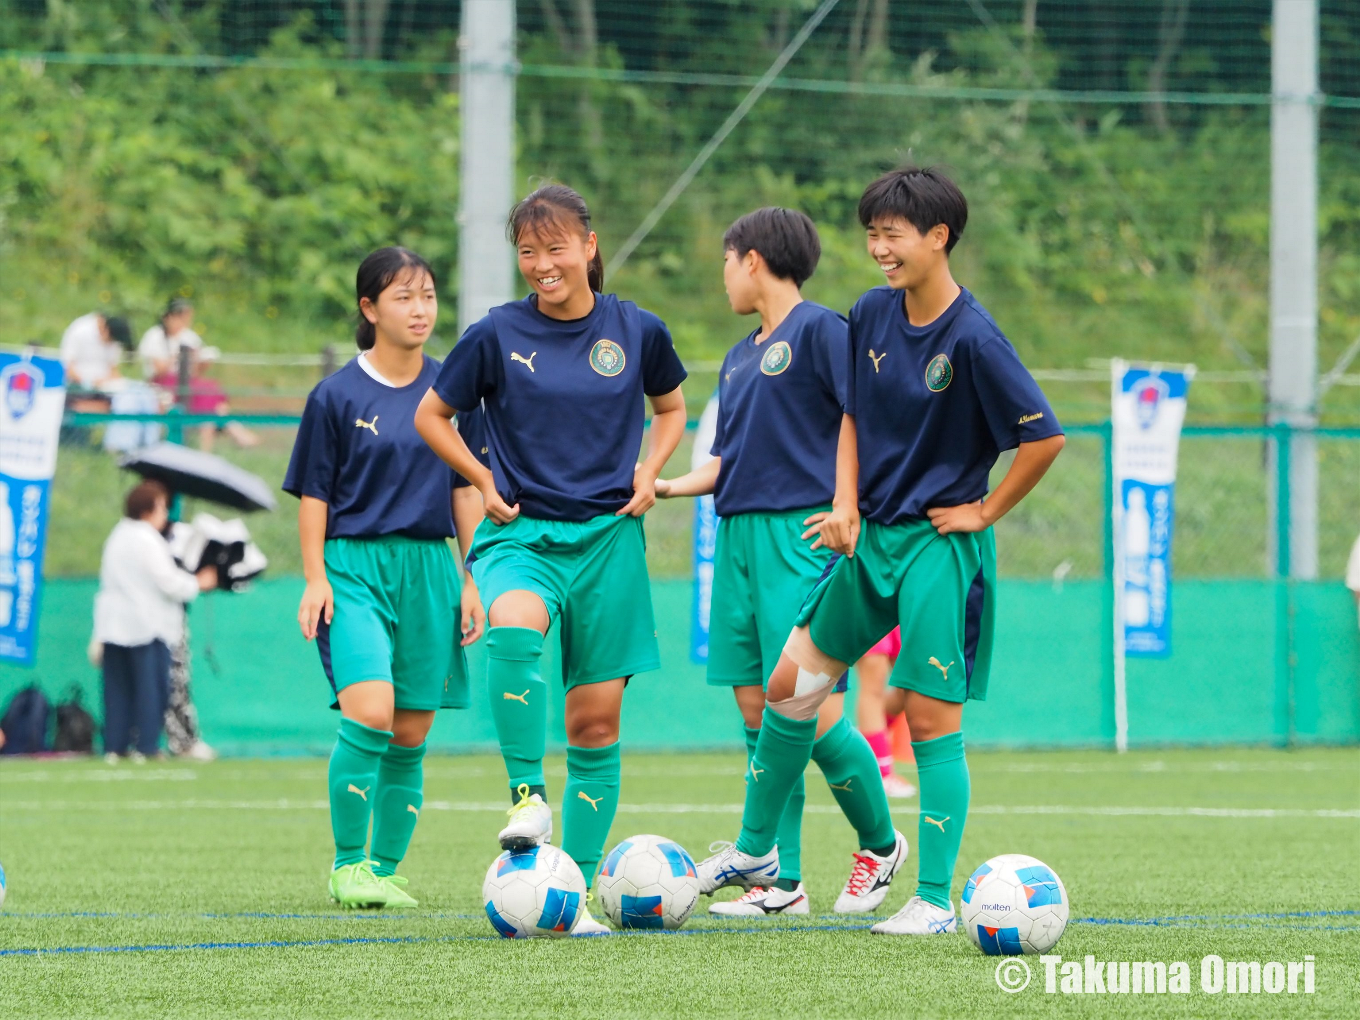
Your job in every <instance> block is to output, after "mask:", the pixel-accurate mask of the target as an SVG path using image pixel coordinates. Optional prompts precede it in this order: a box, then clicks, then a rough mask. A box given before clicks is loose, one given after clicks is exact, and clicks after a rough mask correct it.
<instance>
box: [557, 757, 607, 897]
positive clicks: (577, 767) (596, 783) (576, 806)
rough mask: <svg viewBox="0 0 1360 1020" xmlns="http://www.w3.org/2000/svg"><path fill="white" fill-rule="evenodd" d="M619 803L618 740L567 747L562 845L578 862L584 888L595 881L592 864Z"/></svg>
mask: <svg viewBox="0 0 1360 1020" xmlns="http://www.w3.org/2000/svg"><path fill="white" fill-rule="evenodd" d="M618 807H619V744H618V741H615V742H614V743H612V744H610V745H609V746H608V747H568V748H567V785H566V787H565V789H564V790H563V791H562V849H563V851H565V852H566V855H567V856H568V857H570V858H571V859H572V860H573V861H575V862H576V863H577V864H578V865H579V866H580V868H581V873H582V874H583V875H585V876H586V887H587V888H589V887H590V885H591V884H592V883H593V882H594V881H595V868H596V866H597V865H598V864H599V863H600V857H601V856H602V855H603V854H604V843H605V840H606V839H608V838H609V827H610V826H611V825H613V824H614V812H615V811H617V810H618Z"/></svg>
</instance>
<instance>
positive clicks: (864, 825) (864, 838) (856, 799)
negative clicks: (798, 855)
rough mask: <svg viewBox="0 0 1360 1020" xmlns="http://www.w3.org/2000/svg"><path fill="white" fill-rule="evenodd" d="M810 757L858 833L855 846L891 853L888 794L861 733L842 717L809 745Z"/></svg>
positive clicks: (894, 838) (876, 851)
mask: <svg viewBox="0 0 1360 1020" xmlns="http://www.w3.org/2000/svg"><path fill="white" fill-rule="evenodd" d="M812 760H813V761H815V762H816V763H817V767H818V768H820V769H821V770H822V775H824V776H826V785H827V786H829V787H831V793H832V795H833V796H834V797H835V798H836V803H837V804H839V805H840V806H841V810H842V811H843V812H845V817H846V818H847V819H848V820H849V822H850V824H851V825H853V826H854V827H855V832H856V833H858V834H859V845H860V846H861V847H864V848H865V849H868V850H872V851H874V853H882V852H883V850H884V849H885V848H886V849H887V852H888V853H891V852H892V848H893V847H894V846H895V845H896V843H897V837H896V835H895V833H894V830H893V823H892V815H891V813H890V812H889V811H888V795H887V794H886V793H884V792H883V776H882V775H881V774H880V773H879V771H878V760H877V758H876V757H875V755H874V752H873V748H871V747H870V746H869V742H868V741H867V740H865V739H864V735H863V734H862V733H860V731H859V730H857V729H855V728H854V727H853V726H851V725H850V722H849V720H847V719H846V718H845V717H843V716H842V717H841V718H840V719H839V720H838V721H837V722H836V724H835V725H834V726H832V727H831V729H829V730H827V731H826V732H825V733H824V734H822V736H821V737H819V738H818V740H817V742H816V743H815V744H813V745H812ZM781 863H782V861H781Z"/></svg>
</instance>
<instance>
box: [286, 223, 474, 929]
mask: <svg viewBox="0 0 1360 1020" xmlns="http://www.w3.org/2000/svg"><path fill="white" fill-rule="evenodd" d="M434 287H435V279H434V272H433V271H432V270H431V269H430V267H429V265H428V264H427V263H426V262H425V260H424V259H422V258H421V257H420V256H419V255H416V254H415V253H414V252H410V251H407V250H406V249H405V248H382V249H379V250H378V251H375V252H373V254H371V255H369V256H368V258H366V259H364V261H363V264H362V265H360V267H359V272H358V276H357V278H356V281H355V289H356V291H357V292H358V303H359V316H360V317H359V328H358V334H357V336H356V342H357V343H358V346H359V351H360V353H359V356H358V357H357V358H355V359H354V360H353V361H351V362H349V364H347V365H345V367H344V368H342V369H340V370H339V371H338V372H336V373H335V374H334V375H332V376H330V377H329V378H327V379H325V380H323V381H322V382H321V383H319V384H318V385H317V387H316V388H315V389H314V390H312V392H311V395H310V396H308V398H307V407H306V409H305V410H304V411H303V415H302V424H301V425H300V426H299V428H298V434H297V439H296V441H295V443H294V446H293V456H292V460H291V461H290V462H289V464H288V474H287V476H286V477H285V479H284V483H283V488H284V490H285V491H287V492H290V493H292V494H293V495H294V496H297V497H298V498H299V499H300V500H301V504H300V506H299V508H298V532H299V536H300V538H301V542H302V565H303V572H304V573H305V575H306V577H307V588H306V591H305V592H304V593H303V596H302V604H301V606H300V607H299V608H298V623H299V625H300V626H301V628H302V634H303V636H304V637H305V638H307V640H309V641H310V640H312V639H313V638H315V639H316V642H317V646H318V648H319V650H320V652H321V662H322V665H323V667H324V668H325V670H326V675H327V678H328V679H329V680H330V682H331V687H332V689H333V691H334V694H335V700H336V703H337V704H336V705H333V706H332V707H339V709H340V712H341V719H340V732H339V735H338V739H337V740H336V744H335V749H334V751H333V752H332V754H331V761H330V773H329V786H330V804H331V828H332V830H333V834H334V836H335V864H334V870H333V871H332V873H331V879H330V894H331V898H332V899H334V900H335V901H336V902H338V903H339V904H340V905H341V906H343V907H351V908H352V907H383V906H386V907H414V906H416V901H415V899H413V898H412V897H411V896H410V895H409V894H408V893H407V892H406V890H405V889H404V888H403V886H404V885H405V884H406V880H405V879H404V878H398V877H397V876H396V874H395V872H396V868H397V864H398V863H399V862H400V861H401V859H402V857H404V856H405V854H406V848H407V846H408V845H409V843H410V841H411V835H412V833H413V832H414V831H415V826H416V820H417V819H418V818H419V817H420V809H421V805H422V804H423V800H424V795H423V787H424V773H423V767H422V761H423V759H424V756H425V736H426V734H427V733H428V732H429V730H430V725H431V723H433V721H434V713H435V710H436V709H438V708H464V707H466V706H467V704H468V693H467V663H466V659H465V657H464V653H463V648H462V646H463V645H467V644H470V643H471V642H473V641H475V640H476V639H477V638H478V637H480V636H481V631H482V626H483V613H482V606H481V603H480V601H479V600H478V597H477V586H476V584H475V583H473V582H472V581H471V579H468V580H467V582H466V583H462V584H460V582H459V579H458V568H457V565H456V564H455V563H454V559H453V555H452V553H451V552H450V551H449V546H448V541H447V540H448V539H450V538H452V537H453V536H454V534H455V527H454V519H455V517H456V518H457V520H458V527H457V529H456V532H457V535H458V541H459V545H460V546H462V547H463V548H464V549H466V548H467V546H468V545H469V543H470V541H471V538H472V532H473V530H474V529H475V528H476V526H477V522H478V521H479V520H480V519H481V500H480V498H479V497H478V495H477V490H476V489H474V488H471V487H470V486H469V485H468V483H467V482H466V481H465V480H464V479H462V478H460V477H459V476H458V475H456V474H454V472H452V471H451V470H449V468H448V467H446V466H445V465H444V464H442V463H440V461H439V458H438V457H436V456H435V455H434V454H433V453H432V452H431V451H430V448H429V447H428V446H427V445H426V444H425V442H424V441H423V440H422V439H421V438H420V436H419V434H417V432H416V430H415V424H414V417H415V411H416V407H417V406H418V404H419V403H420V399H421V397H422V396H423V395H424V393H425V391H426V390H427V389H429V386H430V384H431V382H433V381H434V379H435V377H436V375H437V373H438V371H439V363H438V362H437V361H435V360H434V359H433V358H431V357H429V356H428V355H426V354H425V352H424V347H425V341H426V340H428V339H429V337H430V333H431V331H432V330H433V329H434V324H435V319H436V317H437V314H438V307H439V306H438V301H437V299H436V297H435V289H434ZM463 425H464V428H465V431H466V430H467V429H470V428H472V429H475V427H476V425H477V423H476V421H475V419H470V420H468V421H466V422H464V423H463ZM470 440H471V442H472V443H473V444H474V445H475V447H476V448H477V449H480V448H481V442H480V441H479V439H478V438H477V437H476V436H475V435H470ZM460 589H461V595H460ZM460 616H461V618H462V631H463V634H462V638H461V643H460V639H459V636H458V634H457V632H456V627H457V621H458V619H459V617H460ZM370 819H371V820H372V823H373V841H372V846H371V850H366V849H365V847H366V841H367V839H368V829H369V821H370Z"/></svg>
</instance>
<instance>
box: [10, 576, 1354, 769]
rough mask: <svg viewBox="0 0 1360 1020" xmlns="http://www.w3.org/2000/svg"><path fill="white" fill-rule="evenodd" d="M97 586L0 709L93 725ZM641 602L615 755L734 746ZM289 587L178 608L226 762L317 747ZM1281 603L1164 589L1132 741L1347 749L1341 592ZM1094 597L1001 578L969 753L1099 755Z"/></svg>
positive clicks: (683, 610) (60, 616) (488, 735)
mask: <svg viewBox="0 0 1360 1020" xmlns="http://www.w3.org/2000/svg"><path fill="white" fill-rule="evenodd" d="M95 587H96V582H95V581H93V580H55V581H50V582H48V584H47V586H46V590H45V591H44V592H43V597H42V616H41V620H40V623H39V626H40V640H39V646H38V660H37V664H36V667H35V668H33V669H21V668H18V667H14V666H7V665H4V666H0V704H3V703H5V702H7V701H8V699H9V697H10V696H11V695H12V694H13V693H14V691H16V690H17V689H19V688H20V687H22V686H24V685H25V684H28V683H31V682H36V683H38V684H39V685H40V686H41V687H42V688H43V690H44V691H46V692H47V694H48V696H49V697H51V698H52V699H53V700H54V701H55V700H57V697H58V696H61V695H63V694H64V693H65V691H66V690H67V689H68V688H69V687H70V686H71V685H72V684H78V685H79V686H80V687H81V688H82V690H83V691H84V692H85V700H86V704H87V705H88V706H90V707H91V708H92V710H93V711H94V714H95V715H96V716H99V715H101V714H102V711H101V708H100V693H99V691H100V688H99V676H98V672H97V671H96V670H95V669H94V668H93V667H91V666H90V665H89V663H88V662H87V661H86V659H85V647H86V643H87V641H88V640H89V635H90V618H91V605H92V601H93V598H94V592H95ZM653 591H654V595H655V600H656V617H657V621H658V625H659V636H660V639H661V657H662V661H663V662H664V663H665V666H664V667H663V668H662V669H661V670H660V671H658V672H655V673H644V674H641V675H639V676H638V677H636V678H635V679H634V680H633V682H632V683H631V684H630V686H629V689H628V693H627V695H626V696H625V698H624V719H623V741H624V743H625V744H626V745H629V746H632V747H636V748H647V749H659V750H687V749H697V748H711V747H719V746H729V747H736V746H738V745H739V744H740V742H741V733H740V728H739V725H738V719H737V714H736V711H735V708H734V706H733V703H732V696H731V694H730V693H728V692H727V691H726V690H722V689H718V688H710V687H708V686H707V685H706V684H705V683H704V674H703V669H702V667H699V666H695V665H694V664H692V663H691V662H690V660H689V653H688V652H689V627H690V612H691V611H690V600H691V595H692V591H691V586H690V584H689V582H687V581H658V582H656V584H655V585H654V586H653ZM301 592H302V582H301V580H300V579H295V578H280V579H276V580H271V581H265V582H262V583H260V584H257V585H256V586H255V587H254V588H253V589H251V590H250V591H248V592H245V593H242V594H223V593H215V594H212V595H209V596H207V597H206V598H203V599H200V600H199V602H198V603H196V604H195V605H194V606H193V607H192V609H191V612H190V620H191V626H192V628H193V645H194V666H193V671H194V698H195V701H196V703H197V705H198V711H199V717H200V720H201V723H202V726H203V731H204V736H205V737H206V738H207V740H208V741H209V742H210V743H212V744H213V745H215V746H216V747H218V748H219V749H220V750H221V751H223V752H225V753H228V754H241V755H245V754H250V755H262V754H296V753H321V752H325V751H328V750H329V748H330V745H331V742H332V739H333V736H334V733H335V727H336V714H335V713H333V712H331V711H329V710H328V709H327V707H326V706H327V705H328V704H329V702H330V696H329V695H330V691H329V688H328V687H327V685H326V680H325V676H324V675H323V673H322V672H321V666H320V662H319V660H318V658H317V654H316V649H315V648H313V647H311V646H310V645H308V644H307V643H305V642H304V641H303V640H302V638H301V636H300V635H299V633H298V628H297V622H296V617H297V604H298V599H299V597H300V595H301ZM1285 592H1286V589H1284V588H1282V587H1280V586H1277V584H1275V583H1273V582H1270V581H1242V580H1234V581H1178V582H1177V583H1176V588H1175V593H1174V598H1175V610H1174V611H1175V616H1174V632H1173V653H1174V654H1173V655H1172V656H1171V657H1169V658H1167V659H1161V660H1152V659H1130V660H1129V665H1128V704H1129V740H1130V743H1131V744H1132V745H1135V746H1137V745H1143V746H1146V745H1156V744H1215V743H1274V744H1283V743H1286V742H1288V741H1289V740H1290V739H1291V736H1292V739H1294V740H1297V741H1298V742H1300V743H1317V742H1325V743H1353V742H1356V741H1360V631H1357V626H1356V611H1355V606H1354V603H1353V601H1352V598H1351V595H1350V593H1349V592H1348V591H1347V590H1346V589H1345V588H1344V587H1343V586H1342V585H1341V584H1340V583H1338V582H1327V583H1315V584H1303V583H1298V584H1294V585H1292V586H1290V587H1289V588H1288V589H1287V592H1288V595H1287V599H1286V595H1285ZM1104 598H1105V592H1104V586H1103V584H1102V583H1101V582H1099V581H1079V582H1069V583H1067V584H1065V585H1063V586H1062V587H1061V588H1060V589H1059V588H1055V586H1054V585H1053V584H1052V583H1049V582H1042V581H1003V582H1001V584H1000V585H999V592H998V616H997V649H996V654H995V656H994V658H993V667H992V668H993V675H992V679H991V684H990V690H991V697H990V699H989V700H988V701H987V702H985V703H981V704H979V703H974V704H973V705H971V706H970V707H969V708H968V711H967V716H966V719H967V722H966V727H967V734H968V739H969V742H970V744H973V745H979V746H980V745H993V746H996V745H1006V746H1031V747H1055V746H1093V745H1110V744H1112V742H1113V739H1114V699H1113V693H1112V681H1111V680H1110V676H1111V673H1110V666H1109V662H1108V659H1109V647H1110V641H1109V640H1108V637H1107V635H1106V633H1105V631H1106V628H1105V625H1104V623H1103V620H1104V610H1103V599H1104ZM1277 621H1279V622H1280V625H1278V626H1277ZM1282 642H1288V643H1289V647H1288V648H1282V647H1281V643H1282ZM548 647H549V648H550V649H553V648H555V647H556V643H555V641H552V640H550V641H549V643H548ZM548 659H549V661H548V662H546V663H545V666H546V668H545V675H547V676H549V677H552V676H556V675H557V673H556V670H557V668H558V667H557V664H556V658H555V656H554V655H551V654H550V655H549V656H548ZM471 663H472V671H473V678H474V685H473V691H474V694H473V707H472V708H471V709H468V710H466V711H461V712H441V713H440V715H439V717H438V720H437V722H436V723H435V728H434V731H433V733H432V734H431V736H430V743H431V746H432V747H434V748H438V749H440V750H445V751H456V750H486V749H489V748H490V747H491V746H492V745H493V742H494V732H493V729H492V723H491V717H490V713H489V712H488V710H487V704H486V697H485V694H484V679H485V660H484V658H483V656H482V653H481V651H480V648H474V649H473V650H472V655H471ZM550 686H552V687H554V688H555V689H557V690H558V692H559V693H558V695H557V699H556V704H555V706H554V714H553V718H552V721H551V725H550V728H549V738H550V740H551V741H553V742H555V743H556V744H558V745H561V744H563V743H564V741H565V737H564V732H563V728H562V697H561V694H560V687H556V685H550ZM851 690H852V692H853V690H854V685H853V684H852V685H851ZM852 696H853V694H852ZM1291 729H1292V734H1291Z"/></svg>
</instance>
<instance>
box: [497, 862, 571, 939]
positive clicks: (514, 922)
mask: <svg viewBox="0 0 1360 1020" xmlns="http://www.w3.org/2000/svg"><path fill="white" fill-rule="evenodd" d="M482 900H483V901H484V902H485V903H486V916H487V917H488V918H489V919H490V921H491V924H492V926H493V927H494V928H495V929H496V930H497V931H498V932H500V933H501V934H502V935H504V936H505V937H506V938H508V939H528V938H535V937H538V936H544V937H548V938H560V937H562V936H564V935H570V934H571V930H572V929H573V928H575V927H576V921H577V919H578V918H579V917H580V916H581V912H582V911H583V910H584V909H585V902H586V880H585V876H584V875H582V874H581V869H580V868H578V867H577V866H576V862H575V861H573V860H572V859H571V858H570V857H568V856H567V855H566V854H564V853H563V852H562V851H561V850H559V849H557V847H555V846H531V847H529V849H527V850H507V851H506V852H505V853H503V854H501V855H500V856H499V857H497V858H496V859H495V860H494V861H492V862H491V867H490V868H488V869H487V872H486V881H485V882H483V883H482Z"/></svg>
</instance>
